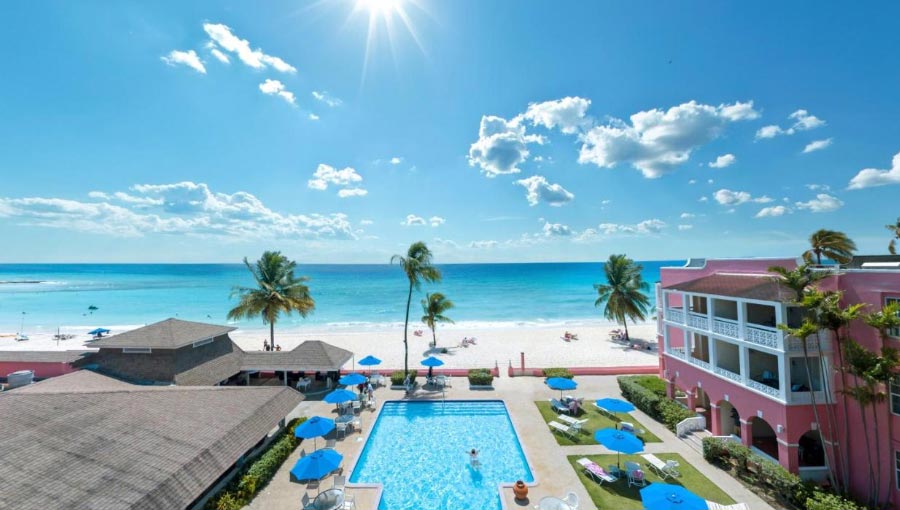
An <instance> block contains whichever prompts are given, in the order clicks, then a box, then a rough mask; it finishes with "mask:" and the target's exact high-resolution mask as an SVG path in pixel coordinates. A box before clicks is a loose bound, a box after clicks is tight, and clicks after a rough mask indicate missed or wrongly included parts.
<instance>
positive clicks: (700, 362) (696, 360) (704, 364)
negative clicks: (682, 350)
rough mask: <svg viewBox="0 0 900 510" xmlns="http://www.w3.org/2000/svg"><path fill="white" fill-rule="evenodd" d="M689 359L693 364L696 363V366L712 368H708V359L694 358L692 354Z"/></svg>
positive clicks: (708, 368)
mask: <svg viewBox="0 0 900 510" xmlns="http://www.w3.org/2000/svg"><path fill="white" fill-rule="evenodd" d="M689 361H690V362H691V363H693V364H694V365H697V366H698V367H700V368H703V369H706V370H712V369H711V368H710V365H709V362H708V361H703V360H702V359H700V358H695V357H693V356H691V358H690V360H689Z"/></svg>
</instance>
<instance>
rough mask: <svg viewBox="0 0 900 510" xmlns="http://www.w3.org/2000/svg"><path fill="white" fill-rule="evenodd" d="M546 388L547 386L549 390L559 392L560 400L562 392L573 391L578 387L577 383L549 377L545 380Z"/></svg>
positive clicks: (562, 378)
mask: <svg viewBox="0 0 900 510" xmlns="http://www.w3.org/2000/svg"><path fill="white" fill-rule="evenodd" d="M547 386H549V387H550V389H551V390H559V399H560V400H562V392H563V391H567V390H574V389H575V388H577V387H578V383H577V382H575V381H573V380H572V379H567V378H565V377H551V378H549V379H547Z"/></svg>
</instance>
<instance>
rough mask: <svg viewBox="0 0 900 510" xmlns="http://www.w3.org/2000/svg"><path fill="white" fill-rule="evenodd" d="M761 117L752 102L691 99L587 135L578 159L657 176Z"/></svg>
mask: <svg viewBox="0 0 900 510" xmlns="http://www.w3.org/2000/svg"><path fill="white" fill-rule="evenodd" d="M758 117H759V112H757V111H756V110H754V109H753V102H752V101H748V102H746V103H740V102H738V103H734V104H728V105H726V104H720V105H719V106H712V105H705V104H699V103H697V102H696V101H690V102H688V103H683V104H680V105H678V106H673V107H671V108H669V109H668V110H665V111H664V110H660V109H653V110H647V111H642V112H638V113H635V114H634V115H632V116H631V117H630V120H631V123H630V124H629V123H627V122H624V121H622V120H618V119H613V120H612V121H611V122H610V123H608V124H606V125H600V126H595V127H593V128H591V129H589V130H587V131H586V132H585V133H583V134H582V135H581V141H582V142H583V144H582V146H581V150H580V153H579V156H578V161H579V163H592V164H595V165H597V166H599V167H603V168H612V167H614V166H616V165H618V164H620V163H628V164H631V165H632V166H633V167H634V168H636V169H638V170H640V171H641V172H642V173H643V174H644V176H645V177H647V178H657V177H660V176H662V175H663V174H666V173H669V172H671V171H673V170H674V169H675V168H676V167H677V166H678V165H681V164H682V163H684V162H686V161H687V160H688V159H689V158H690V155H691V152H692V151H693V150H694V149H695V148H697V147H699V146H701V145H704V144H706V143H708V142H711V141H712V140H715V139H716V138H718V137H719V136H720V135H721V134H722V132H723V131H724V129H725V127H726V126H727V125H728V124H730V123H734V122H738V121H744V120H751V119H756V118H758Z"/></svg>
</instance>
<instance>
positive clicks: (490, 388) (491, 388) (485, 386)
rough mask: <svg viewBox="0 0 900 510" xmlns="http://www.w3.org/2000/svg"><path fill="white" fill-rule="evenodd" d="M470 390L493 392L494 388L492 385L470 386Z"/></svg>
mask: <svg viewBox="0 0 900 510" xmlns="http://www.w3.org/2000/svg"><path fill="white" fill-rule="evenodd" d="M469 389H470V390H493V389H494V387H493V386H492V385H490V384H470V385H469Z"/></svg>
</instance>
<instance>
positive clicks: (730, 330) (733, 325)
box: [712, 317, 741, 338]
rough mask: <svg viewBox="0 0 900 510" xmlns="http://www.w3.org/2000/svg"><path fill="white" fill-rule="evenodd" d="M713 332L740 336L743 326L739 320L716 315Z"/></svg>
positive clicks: (730, 336) (731, 336) (728, 335)
mask: <svg viewBox="0 0 900 510" xmlns="http://www.w3.org/2000/svg"><path fill="white" fill-rule="evenodd" d="M712 331H713V333H715V334H717V335H722V336H727V337H729V338H740V337H741V328H740V326H738V323H737V321H730V320H726V319H720V318H718V317H716V318H715V319H713V329H712Z"/></svg>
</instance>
